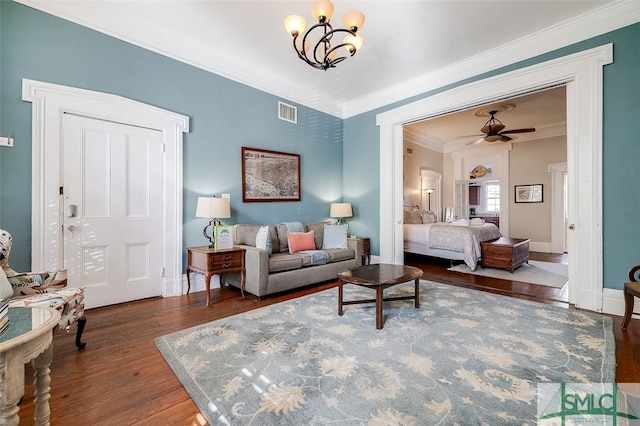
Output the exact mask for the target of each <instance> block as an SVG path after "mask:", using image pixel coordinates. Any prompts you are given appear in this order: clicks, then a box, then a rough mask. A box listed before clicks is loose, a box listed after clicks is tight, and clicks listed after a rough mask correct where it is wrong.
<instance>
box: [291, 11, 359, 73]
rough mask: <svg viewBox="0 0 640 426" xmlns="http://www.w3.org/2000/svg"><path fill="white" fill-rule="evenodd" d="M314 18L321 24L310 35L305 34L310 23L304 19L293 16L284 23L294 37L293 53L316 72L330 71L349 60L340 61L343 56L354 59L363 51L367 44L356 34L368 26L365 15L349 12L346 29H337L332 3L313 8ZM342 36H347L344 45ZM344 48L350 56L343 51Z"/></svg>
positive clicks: (345, 22)
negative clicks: (333, 25)
mask: <svg viewBox="0 0 640 426" xmlns="http://www.w3.org/2000/svg"><path fill="white" fill-rule="evenodd" d="M311 14H312V15H313V17H314V19H315V20H316V21H318V23H317V24H314V25H313V26H311V28H309V30H308V31H307V32H306V33H305V32H304V30H305V28H306V26H307V23H306V21H305V20H304V18H303V17H302V16H299V15H289V16H287V17H286V18H285V20H284V27H285V29H286V30H287V33H289V34H291V36H292V37H293V49H294V50H295V51H296V53H297V54H298V58H300V59H302V60H303V61H305V62H306V63H307V64H309V65H311V66H312V67H313V68H315V69H319V70H325V71H326V70H327V69H329V68H334V67H335V66H336V65H337V64H338V63H340V62H342V61H344V60H345V59H346V58H347V57H346V56H340V57H338V54H339V53H340V54H344V53H348V54H349V56H353V55H355V54H356V52H357V51H358V50H359V49H360V47H361V46H362V41H363V40H362V37H361V36H360V35H358V34H356V32H357V31H358V30H359V29H361V28H362V27H363V25H364V14H363V13H361V12H357V11H351V12H347V13H346V14H345V15H344V17H343V18H342V21H343V23H344V26H345V28H337V29H333V27H332V26H331V24H330V22H329V21H330V20H331V16H332V15H333V3H331V1H329V0H316V1H314V2H313V3H312V4H311ZM303 33H304V34H303ZM340 33H344V34H340ZM341 35H344V36H345V37H343V38H342V43H340V38H339V37H340V36H341ZM312 40H313V42H314V43H315V45H313V46H312V45H311V43H312ZM332 42H333V43H334V44H333V45H332V44H331V43H332ZM343 47H344V49H345V51H346V52H341V51H340V50H339V49H340V48H343Z"/></svg>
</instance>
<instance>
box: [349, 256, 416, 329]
mask: <svg viewBox="0 0 640 426" xmlns="http://www.w3.org/2000/svg"><path fill="white" fill-rule="evenodd" d="M420 277H422V271H421V270H420V269H418V268H414V267H413V266H405V265H387V264H376V265H365V266H361V267H359V268H354V269H351V270H349V271H346V272H341V273H339V274H338V315H340V316H342V314H343V310H342V307H343V306H344V305H356V304H361V303H374V302H375V304H376V328H377V329H378V330H380V329H381V328H382V303H383V302H384V301H390V300H409V299H413V300H414V301H415V302H414V303H415V307H416V308H419V307H420V290H419V281H420ZM412 280H415V290H414V294H413V296H399V297H389V298H386V299H385V298H384V297H383V290H384V289H385V288H387V287H391V286H394V285H396V284H401V283H406V282H407V281H412ZM344 284H355V285H359V286H362V287H368V288H373V289H375V290H376V298H375V299H367V300H350V301H347V302H345V301H343V300H342V291H343V289H342V286H343V285H344Z"/></svg>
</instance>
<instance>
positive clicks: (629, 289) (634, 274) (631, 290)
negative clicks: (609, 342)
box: [622, 265, 640, 330]
mask: <svg viewBox="0 0 640 426" xmlns="http://www.w3.org/2000/svg"><path fill="white" fill-rule="evenodd" d="M628 275H629V281H628V282H626V283H624V290H623V294H624V318H623V319H622V329H623V330H625V329H626V328H627V326H628V325H629V322H630V321H631V315H634V314H638V313H637V312H634V310H633V305H634V303H633V302H634V298H635V297H640V282H638V276H639V275H640V265H636V266H634V267H633V268H631V269H629V274H628Z"/></svg>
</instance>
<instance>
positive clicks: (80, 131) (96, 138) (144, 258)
mask: <svg viewBox="0 0 640 426" xmlns="http://www.w3.org/2000/svg"><path fill="white" fill-rule="evenodd" d="M62 145H63V154H62V157H63V182H62V187H63V189H62V191H61V196H62V197H63V200H62V201H63V202H62V203H61V205H62V206H64V212H63V216H64V218H63V223H64V225H63V233H64V239H63V244H64V249H63V253H64V254H63V256H64V265H65V268H67V269H68V274H69V277H68V278H69V285H70V286H74V287H85V296H86V297H85V305H86V307H87V308H93V307H98V306H105V305H110V304H114V303H122V302H127V301H131V300H136V299H142V298H145V297H152V296H159V295H161V293H162V274H163V271H162V267H163V265H162V256H163V251H162V235H163V230H162V223H163V220H162V216H163V198H162V194H163V191H162V182H163V176H162V170H163V168H162V162H163V152H162V148H163V141H162V133H161V132H159V131H157V130H151V129H146V128H141V127H135V126H129V125H124V124H120V123H114V122H109V121H101V120H97V119H91V118H86V117H81V116H75V115H71V114H64V118H63V143H62Z"/></svg>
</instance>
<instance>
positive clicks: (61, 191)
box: [60, 186, 64, 195]
mask: <svg viewBox="0 0 640 426" xmlns="http://www.w3.org/2000/svg"><path fill="white" fill-rule="evenodd" d="M60 195H64V186H61V187H60Z"/></svg>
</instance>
